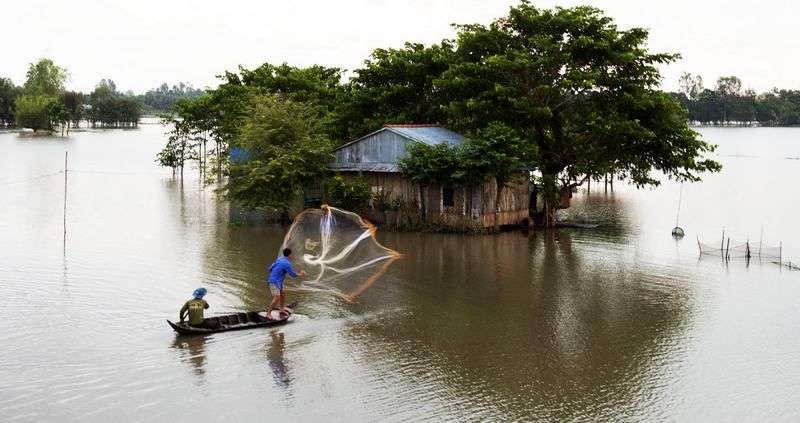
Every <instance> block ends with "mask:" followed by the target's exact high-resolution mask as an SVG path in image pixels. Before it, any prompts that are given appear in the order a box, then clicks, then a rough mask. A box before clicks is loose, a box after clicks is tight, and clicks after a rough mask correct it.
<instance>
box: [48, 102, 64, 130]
mask: <svg viewBox="0 0 800 423" xmlns="http://www.w3.org/2000/svg"><path fill="white" fill-rule="evenodd" d="M46 110H47V117H48V119H49V120H50V127H54V126H59V125H66V123H67V120H68V119H69V111H68V110H67V108H66V106H64V103H62V102H61V101H60V100H59V99H56V98H52V99H50V101H49V102H48V103H47V108H46Z"/></svg>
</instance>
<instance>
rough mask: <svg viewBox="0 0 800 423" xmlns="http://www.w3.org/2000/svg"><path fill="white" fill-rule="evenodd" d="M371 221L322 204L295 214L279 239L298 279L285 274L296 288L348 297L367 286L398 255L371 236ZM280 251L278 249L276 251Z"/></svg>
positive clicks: (360, 292) (372, 229)
mask: <svg viewBox="0 0 800 423" xmlns="http://www.w3.org/2000/svg"><path fill="white" fill-rule="evenodd" d="M375 231H376V229H375V226H373V225H372V224H371V223H369V222H368V221H366V220H364V219H362V218H361V217H360V216H359V215H357V214H355V213H351V212H349V211H346V210H341V209H337V208H335V207H329V206H326V205H323V206H322V207H321V208H319V209H309V210H306V211H304V212H302V213H300V214H299V215H298V216H297V217H296V218H295V220H294V222H293V223H292V226H291V227H290V228H289V232H288V233H287V234H286V237H285V238H284V240H283V245H282V246H281V251H282V250H283V249H284V248H291V249H292V252H293V253H294V260H293V261H294V266H295V268H296V270H297V271H300V270H304V271H305V272H306V273H307V275H306V276H305V277H303V278H294V279H292V280H289V279H287V285H289V287H290V288H294V289H297V290H309V291H322V292H329V293H332V294H336V295H338V296H340V297H342V298H344V299H346V300H348V301H351V300H353V299H354V298H356V297H358V296H359V295H361V294H362V293H363V292H364V291H365V290H366V289H367V288H369V287H370V286H372V284H374V283H375V282H376V281H377V280H378V279H379V278H380V277H381V275H383V273H384V272H386V270H387V269H388V268H389V266H391V264H392V263H393V262H394V261H395V260H397V259H399V258H400V257H401V254H400V253H398V252H397V251H394V250H392V249H389V248H386V247H384V246H383V245H381V244H380V243H379V242H378V241H377V240H376V239H375ZM279 254H280V252H279Z"/></svg>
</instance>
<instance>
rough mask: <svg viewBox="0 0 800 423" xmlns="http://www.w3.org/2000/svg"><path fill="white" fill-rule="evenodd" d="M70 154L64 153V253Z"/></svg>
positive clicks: (65, 246)
mask: <svg viewBox="0 0 800 423" xmlns="http://www.w3.org/2000/svg"><path fill="white" fill-rule="evenodd" d="M68 155H69V152H67V151H65V152H64V252H66V251H67V160H68V158H69V156H68Z"/></svg>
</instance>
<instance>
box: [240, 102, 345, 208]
mask: <svg viewBox="0 0 800 423" xmlns="http://www.w3.org/2000/svg"><path fill="white" fill-rule="evenodd" d="M247 107H248V108H247V110H248V113H247V117H246V118H245V120H244V126H243V127H242V129H241V132H240V133H239V135H238V136H237V137H236V139H235V141H234V144H235V145H236V146H237V147H239V148H241V149H243V150H244V151H246V152H247V157H246V159H244V160H239V161H234V162H232V163H230V179H229V181H228V184H227V186H226V187H225V190H226V193H227V196H228V198H230V199H232V200H236V201H237V202H239V203H240V204H241V205H242V206H243V207H245V208H250V209H253V208H274V209H280V210H282V212H283V216H284V218H285V219H288V217H289V215H288V210H289V202H290V201H291V200H292V199H293V198H295V197H296V196H297V195H298V194H299V193H300V192H301V191H302V189H303V188H304V187H306V186H308V185H309V184H312V183H314V182H316V181H318V180H319V178H320V177H321V176H322V175H323V174H324V173H325V172H326V170H327V164H328V163H329V162H330V160H331V159H332V154H331V143H330V141H329V140H328V138H327V137H326V136H325V133H324V127H323V126H322V125H321V123H322V122H321V121H320V116H319V113H318V111H317V110H315V108H314V107H312V106H309V105H307V104H305V103H301V102H294V101H290V100H286V99H283V98H281V97H279V96H275V95H252V96H251V97H250V98H249V101H248V106H247Z"/></svg>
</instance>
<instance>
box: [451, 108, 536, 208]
mask: <svg viewBox="0 0 800 423" xmlns="http://www.w3.org/2000/svg"><path fill="white" fill-rule="evenodd" d="M536 151H537V150H536V145H534V144H532V143H530V142H528V141H527V140H525V139H523V138H522V137H520V135H519V134H518V133H517V131H516V130H514V129H513V128H511V127H510V126H508V125H506V124H504V123H500V122H492V123H490V124H489V125H488V126H487V127H486V128H483V129H480V130H478V131H477V132H476V134H475V135H474V136H472V137H470V138H469V139H468V140H467V141H466V142H465V143H464V154H463V159H462V160H461V166H462V167H463V170H461V171H460V172H457V173H456V174H455V177H456V178H458V180H460V182H461V185H467V186H470V185H471V186H474V185H477V184H479V183H482V182H484V181H486V180H489V179H491V178H494V179H495V181H496V182H497V185H498V187H500V188H502V187H505V186H508V185H509V184H512V183H517V182H520V181H522V180H524V179H525V175H524V173H523V171H524V170H529V169H531V168H533V166H534V163H535V161H534V160H535V157H536ZM499 191H500V190H498V196H499Z"/></svg>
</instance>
